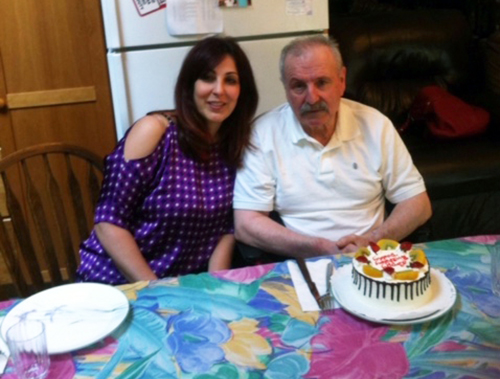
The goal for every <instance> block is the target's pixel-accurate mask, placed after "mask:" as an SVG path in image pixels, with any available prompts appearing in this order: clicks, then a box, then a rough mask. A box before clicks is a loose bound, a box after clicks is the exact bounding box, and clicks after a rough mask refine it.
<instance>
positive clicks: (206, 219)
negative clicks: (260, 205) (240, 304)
mask: <svg viewBox="0 0 500 379" xmlns="http://www.w3.org/2000/svg"><path fill="white" fill-rule="evenodd" d="M257 101H258V95H257V89H256V86H255V82H254V78H253V74H252V69H251V67H250V63H249V62H248V59H247V57H246V56H245V54H244V52H243V51H242V50H241V48H240V47H239V46H238V44H237V43H236V42H235V41H234V40H233V39H231V38H221V37H210V38H207V39H204V40H202V41H200V42H198V43H197V44H196V45H195V46H194V47H193V48H192V49H191V51H190V52H189V53H188V55H187V57H186V59H185V60H184V63H183V66H182V68H181V72H180V74H179V77H178V80H177V85H176V87H175V103H176V120H174V119H173V118H171V117H170V116H168V115H167V114H165V113H161V112H158V113H153V114H149V115H147V116H145V117H144V118H142V119H140V120H139V121H137V122H136V123H135V124H134V125H133V127H132V128H131V129H130V130H129V131H128V132H127V134H126V135H125V137H124V138H123V139H122V140H121V141H120V142H119V144H118V146H117V147H116V149H115V150H114V151H113V152H112V153H111V154H110V155H109V156H108V157H107V158H106V162H105V163H106V168H105V174H104V180H103V186H102V189H101V195H100V198H99V203H98V206H97V209H96V215H95V224H96V225H95V227H94V230H93V232H92V234H91V236H90V237H89V239H87V240H86V241H84V242H83V243H82V246H81V249H80V257H81V263H80V267H79V269H78V271H77V277H78V280H79V281H95V282H102V283H110V284H121V283H126V282H135V281H138V280H155V279H157V278H161V277H165V276H176V275H181V274H187V273H192V272H199V271H204V270H206V269H207V268H208V270H209V271H216V270H221V269H227V268H229V267H230V263H231V255H232V250H233V247H234V237H233V235H232V233H233V220H232V195H233V187H234V178H235V173H236V168H237V167H238V166H239V165H240V163H241V158H242V152H243V150H244V148H245V147H246V146H247V145H248V143H249V142H248V141H249V134H250V122H251V120H252V118H253V116H254V114H255V110H256V108H257Z"/></svg>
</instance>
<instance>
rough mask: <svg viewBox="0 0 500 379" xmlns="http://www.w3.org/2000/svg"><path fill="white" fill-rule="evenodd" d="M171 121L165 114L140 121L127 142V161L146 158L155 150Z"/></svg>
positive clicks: (128, 136)
mask: <svg viewBox="0 0 500 379" xmlns="http://www.w3.org/2000/svg"><path fill="white" fill-rule="evenodd" d="M170 123H171V120H170V118H169V117H166V116H165V115H163V114H158V113H155V114H151V115H148V116H145V117H143V118H141V119H139V120H138V121H137V122H136V123H135V124H134V125H133V126H132V129H131V130H130V132H129V134H128V135H127V137H126V140H125V149H124V158H125V160H126V161H129V160H135V159H141V158H145V157H147V156H149V155H151V153H152V152H153V151H154V150H155V148H156V147H157V146H158V144H159V143H160V140H161V138H162V137H163V135H164V134H165V131H166V130H167V129H168V127H169V125H170Z"/></svg>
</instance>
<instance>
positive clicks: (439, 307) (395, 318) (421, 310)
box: [331, 264, 457, 325]
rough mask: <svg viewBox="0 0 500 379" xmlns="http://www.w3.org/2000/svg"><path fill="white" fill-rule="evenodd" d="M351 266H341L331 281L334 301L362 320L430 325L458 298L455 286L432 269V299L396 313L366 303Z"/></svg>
mask: <svg viewBox="0 0 500 379" xmlns="http://www.w3.org/2000/svg"><path fill="white" fill-rule="evenodd" d="M351 271H352V264H348V265H345V266H342V267H340V268H339V269H337V270H336V271H335V273H334V274H333V276H332V278H331V283H332V292H333V296H334V298H335V300H336V301H337V302H338V303H339V304H340V305H341V307H342V308H344V309H345V310H346V311H347V312H349V313H352V314H353V315H355V316H358V317H360V318H362V319H365V320H368V321H374V322H378V323H382V324H390V325H406V324H418V323H422V322H427V321H430V320H433V319H435V318H438V317H441V316H442V315H444V314H445V313H446V312H448V311H449V310H450V309H451V307H453V304H455V300H456V298H457V291H456V289H455V286H454V285H453V283H452V282H451V281H450V280H449V279H448V278H447V277H446V276H445V275H444V274H443V273H442V272H441V271H439V270H436V269H433V268H431V283H432V285H431V290H432V296H431V298H430V299H429V301H428V302H427V303H426V304H423V305H421V306H419V307H418V308H414V309H407V310H397V309H394V308H389V307H376V306H374V305H369V304H366V303H365V302H364V301H363V295H361V294H360V293H359V292H358V291H357V290H356V288H355V286H354V284H353V283H352V279H351Z"/></svg>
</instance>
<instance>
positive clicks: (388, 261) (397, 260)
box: [372, 253, 410, 268]
mask: <svg viewBox="0 0 500 379" xmlns="http://www.w3.org/2000/svg"><path fill="white" fill-rule="evenodd" d="M409 259H410V258H409V257H408V256H407V255H399V254H394V253H389V254H386V255H383V256H376V257H373V258H372V260H373V263H375V264H376V265H378V266H380V267H382V268H386V267H397V266H400V267H406V265H407V264H408V260H409Z"/></svg>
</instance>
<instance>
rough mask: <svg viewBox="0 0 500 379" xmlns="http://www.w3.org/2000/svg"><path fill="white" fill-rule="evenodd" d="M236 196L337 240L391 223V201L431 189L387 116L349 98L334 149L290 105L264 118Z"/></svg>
mask: <svg viewBox="0 0 500 379" xmlns="http://www.w3.org/2000/svg"><path fill="white" fill-rule="evenodd" d="M252 144H253V146H254V147H255V148H250V149H248V150H247V152H246V153H245V158H244V162H243V165H244V166H243V168H242V169H240V170H239V171H238V174H237V179H236V185H235V190H234V202H233V206H234V209H246V210H256V211H266V212H267V211H271V210H273V209H274V210H276V211H278V212H279V214H280V215H281V217H282V219H283V221H284V223H285V225H286V227H288V228H289V229H291V230H294V231H297V232H299V233H302V234H307V235H311V236H320V237H324V238H328V239H331V240H337V239H339V238H341V237H343V236H345V235H348V234H352V233H355V234H362V233H364V232H366V231H368V230H370V229H371V228H372V227H374V226H378V225H380V224H381V223H382V222H383V219H384V211H385V208H384V198H387V199H388V200H389V201H390V202H392V203H399V202H401V201H403V200H406V199H409V198H411V197H413V196H415V195H417V194H419V193H422V192H424V191H425V185H424V182H423V179H422V176H421V175H420V173H419V172H418V171H417V169H416V168H415V166H414V165H413V162H412V160H411V157H410V154H409V153H408V150H407V149H406V147H405V145H404V143H403V142H402V140H401V138H400V137H399V135H398V134H397V131H396V130H395V129H394V126H393V125H392V123H391V122H390V120H389V119H388V118H387V117H385V116H384V115H383V114H381V113H380V112H379V111H377V110H375V109H373V108H370V107H367V106H365V105H362V104H360V103H356V102H353V101H350V100H347V99H342V100H341V105H340V109H339V117H338V121H337V127H336V130H335V133H334V134H333V136H332V138H331V140H330V141H329V143H328V144H327V145H326V146H323V145H321V144H320V143H319V142H318V141H316V140H315V139H313V138H311V137H310V136H308V135H307V134H306V133H305V132H304V130H303V129H302V127H301V125H300V124H299V122H298V120H297V118H296V117H295V115H294V114H293V111H292V109H291V108H290V106H289V105H288V104H284V105H282V106H280V107H278V108H275V109H274V110H272V111H270V112H268V113H266V114H264V115H262V116H261V117H259V118H258V119H257V121H256V122H255V125H254V129H253V134H252Z"/></svg>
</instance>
